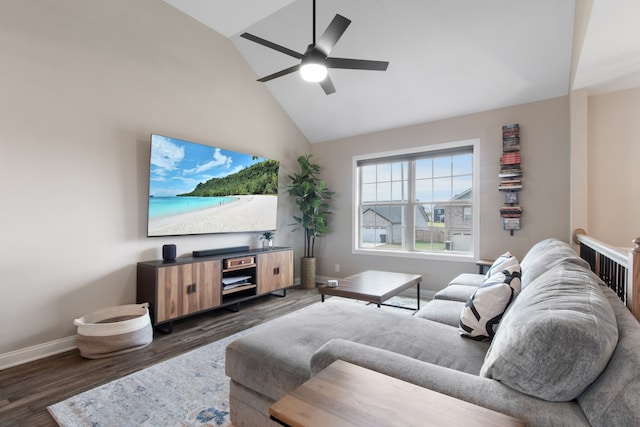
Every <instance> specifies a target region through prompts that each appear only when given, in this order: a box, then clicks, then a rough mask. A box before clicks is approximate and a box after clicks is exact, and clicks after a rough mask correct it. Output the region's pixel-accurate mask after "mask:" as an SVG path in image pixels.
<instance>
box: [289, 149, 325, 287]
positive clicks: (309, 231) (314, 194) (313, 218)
mask: <svg viewBox="0 0 640 427" xmlns="http://www.w3.org/2000/svg"><path fill="white" fill-rule="evenodd" d="M312 156H313V155H312V154H307V155H303V156H300V157H298V165H299V166H300V171H299V172H297V173H294V174H293V175H289V180H290V181H291V183H290V184H289V187H288V191H289V194H290V195H291V196H294V197H295V201H296V204H297V205H298V208H299V209H300V214H301V215H300V216H298V215H294V216H293V219H294V220H295V221H296V222H295V223H294V224H292V225H293V226H295V228H294V229H293V230H294V231H296V230H300V229H302V230H304V255H303V257H302V258H301V259H300V263H301V272H300V282H301V284H302V287H303V288H305V289H310V288H315V287H316V259H315V244H316V237H319V236H321V235H323V234H326V233H328V232H329V228H328V227H327V217H328V216H329V215H330V214H331V212H330V211H329V209H330V207H331V205H330V203H329V201H330V200H331V198H332V197H333V194H334V192H333V191H331V190H329V189H328V188H327V184H326V183H325V182H324V181H323V180H321V179H320V178H319V177H318V174H319V173H320V166H319V165H317V164H315V163H312V162H311V160H310V159H311V157H312Z"/></svg>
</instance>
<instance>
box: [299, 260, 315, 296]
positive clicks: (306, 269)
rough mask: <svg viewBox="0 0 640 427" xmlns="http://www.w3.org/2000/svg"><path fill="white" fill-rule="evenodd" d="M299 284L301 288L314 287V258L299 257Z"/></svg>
mask: <svg viewBox="0 0 640 427" xmlns="http://www.w3.org/2000/svg"><path fill="white" fill-rule="evenodd" d="M300 284H301V285H302V289H313V288H315V287H316V258H315V257H302V258H300Z"/></svg>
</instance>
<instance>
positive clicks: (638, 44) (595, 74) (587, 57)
mask: <svg viewBox="0 0 640 427" xmlns="http://www.w3.org/2000/svg"><path fill="white" fill-rule="evenodd" d="M165 1H166V2H167V3H169V4H171V5H173V6H174V7H176V8H177V9H179V10H181V11H182V12H184V13H186V14H188V15H190V16H192V17H193V18H194V19H196V20H198V21H200V22H202V23H203V24H205V25H207V26H209V27H211V28H212V29H214V30H216V31H217V32H219V33H221V34H223V35H225V36H227V37H229V38H230V39H231V41H232V43H233V44H234V45H235V46H236V48H237V49H238V51H239V52H240V53H241V55H242V56H243V57H244V58H245V59H246V61H247V63H248V64H249V65H250V66H251V68H253V70H254V71H255V72H256V78H258V77H263V76H266V75H269V74H271V73H274V72H276V71H279V70H281V69H284V68H287V67H290V66H292V65H295V64H297V63H298V62H299V61H298V60H296V59H295V58H293V57H291V56H287V55H284V54H282V53H280V52H278V51H275V50H272V49H269V48H267V47H264V46H262V45H258V44H256V43H253V42H251V41H249V40H246V39H244V38H241V37H240V34H241V33H242V32H245V31H246V32H249V33H251V34H254V35H256V36H259V37H261V38H264V39H267V40H270V41H272V42H274V43H277V44H279V45H281V46H284V47H287V48H289V49H292V50H294V51H297V52H300V53H304V52H305V50H306V48H307V45H308V44H310V43H311V41H312V0H210V1H204V0H165ZM576 6H577V7H576ZM335 14H340V15H343V16H345V17H346V18H348V19H350V20H351V21H352V23H351V25H350V26H349V27H348V29H347V30H346V32H345V33H344V35H343V36H342V38H340V40H339V41H338V43H337V45H336V46H335V48H334V50H333V51H332V53H331V56H336V57H348V58H359V59H372V60H384V61H389V63H390V64H389V68H388V70H387V71H385V72H380V71H358V70H341V69H331V70H329V74H330V76H331V79H332V81H333V84H334V86H335V88H336V93H334V94H331V95H325V93H324V92H323V90H322V89H321V88H320V86H319V85H318V84H317V83H308V82H305V81H303V80H302V79H301V78H300V76H299V74H298V73H293V74H289V75H287V76H284V77H280V78H278V79H275V80H272V81H270V82H267V83H259V82H255V81H253V82H247V84H259V85H262V84H264V85H266V87H267V88H268V89H269V90H270V91H271V93H272V94H273V96H274V98H275V99H276V100H277V101H278V102H279V103H280V104H281V105H282V108H283V109H284V110H285V111H286V112H287V113H288V114H289V116H290V117H291V119H292V120H293V121H294V122H295V123H296V125H297V126H298V127H299V128H300V130H301V131H302V132H303V133H304V135H305V136H306V137H307V139H308V140H309V141H310V142H312V143H315V142H323V141H328V140H334V139H339V138H343V137H348V136H353V135H358V134H364V133H369V132H375V131H378V130H384V129H390V128H396V127H401V126H406V125H410V124H415V123H422V122H428V121H433V120H438V119H442V118H447V117H453V116H459V115H463V114H468V113H474V112H478V111H485V110H490V109H494V108H500V107H506V106H511V105H517V104H522V103H527V102H533V101H538V100H542V99H548V98H553V97H558V96H563V95H567V94H568V93H569V91H570V90H571V89H572V88H581V87H589V88H590V90H600V91H603V90H616V89H624V88H627V87H637V86H640V26H638V25H637V22H639V21H638V20H639V19H640V2H638V1H637V0H575V1H574V0H536V1H524V0H522V1H513V0H483V1H477V0H455V1H444V0H394V1H389V0H387V1H384V0H348V1H347V0H318V1H317V28H316V34H317V37H319V36H320V35H321V34H322V32H323V31H324V29H325V28H326V27H327V26H328V25H329V23H330V22H331V20H332V19H333V17H334V16H335ZM581 16H582V18H583V20H584V23H583V24H581V21H580V20H579V19H577V18H580V17H581ZM574 23H576V26H575V28H576V29H577V31H575V33H576V34H577V37H576V38H575V40H576V42H574ZM580 25H583V27H584V28H581V27H580ZM583 41H584V43H583ZM580 48H581V49H580ZM574 49H577V50H578V51H579V53H580V52H581V53H582V54H581V55H577V56H575V57H574V56H572V55H573V52H574ZM572 57H573V60H574V67H573V70H574V72H572ZM573 73H575V79H573V82H572V76H573Z"/></svg>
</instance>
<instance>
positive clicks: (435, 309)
mask: <svg viewBox="0 0 640 427" xmlns="http://www.w3.org/2000/svg"><path fill="white" fill-rule="evenodd" d="M464 304H465V302H464V301H453V300H446V299H434V300H432V301H429V303H428V304H426V305H425V306H424V307H422V308H421V309H420V310H419V311H418V312H416V313H415V314H414V317H420V318H422V319H427V320H432V321H434V322H438V323H444V324H445V325H450V326H453V327H456V328H457V327H458V325H460V311H461V310H462V309H463V308H464Z"/></svg>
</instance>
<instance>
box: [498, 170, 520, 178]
mask: <svg viewBox="0 0 640 427" xmlns="http://www.w3.org/2000/svg"><path fill="white" fill-rule="evenodd" d="M521 176H522V170H521V169H502V170H500V173H499V174H498V178H519V177H521Z"/></svg>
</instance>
